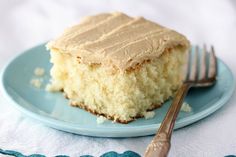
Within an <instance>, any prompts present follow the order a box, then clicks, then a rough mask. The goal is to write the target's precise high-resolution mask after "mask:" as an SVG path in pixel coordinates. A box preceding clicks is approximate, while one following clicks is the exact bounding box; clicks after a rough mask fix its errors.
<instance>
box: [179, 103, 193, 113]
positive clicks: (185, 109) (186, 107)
mask: <svg viewBox="0 0 236 157" xmlns="http://www.w3.org/2000/svg"><path fill="white" fill-rule="evenodd" d="M180 111H183V112H188V113H189V112H192V107H191V106H190V105H189V104H188V103H186V102H184V103H183V104H182V107H181V109H180Z"/></svg>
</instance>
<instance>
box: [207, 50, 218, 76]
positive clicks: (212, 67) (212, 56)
mask: <svg viewBox="0 0 236 157" xmlns="http://www.w3.org/2000/svg"><path fill="white" fill-rule="evenodd" d="M209 62H210V63H209V70H208V75H207V77H208V78H209V79H215V77H216V69H217V67H216V66H217V60H216V56H215V50H214V47H213V46H211V52H210V54H209Z"/></svg>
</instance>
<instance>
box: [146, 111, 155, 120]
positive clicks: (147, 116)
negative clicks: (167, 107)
mask: <svg viewBox="0 0 236 157" xmlns="http://www.w3.org/2000/svg"><path fill="white" fill-rule="evenodd" d="M154 116H155V112H154V111H149V112H145V113H144V118H145V119H152V118H153V117H154Z"/></svg>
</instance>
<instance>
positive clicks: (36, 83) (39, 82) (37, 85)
mask: <svg viewBox="0 0 236 157" xmlns="http://www.w3.org/2000/svg"><path fill="white" fill-rule="evenodd" d="M30 84H31V85H33V86H34V87H35V88H40V87H41V85H42V80H40V79H32V80H30Z"/></svg>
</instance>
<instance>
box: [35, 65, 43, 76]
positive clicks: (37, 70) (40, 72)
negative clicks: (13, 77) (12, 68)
mask: <svg viewBox="0 0 236 157" xmlns="http://www.w3.org/2000/svg"><path fill="white" fill-rule="evenodd" d="M44 73H45V70H44V69H43V68H40V67H37V68H35V69H34V75H35V76H43V75H44Z"/></svg>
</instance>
